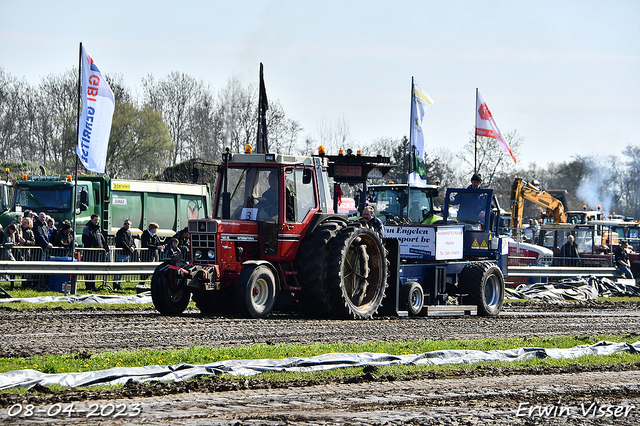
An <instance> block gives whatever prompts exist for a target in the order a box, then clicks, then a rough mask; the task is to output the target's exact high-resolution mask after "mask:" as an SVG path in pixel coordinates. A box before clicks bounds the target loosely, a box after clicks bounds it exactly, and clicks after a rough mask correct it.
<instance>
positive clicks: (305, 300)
mask: <svg viewBox="0 0 640 426" xmlns="http://www.w3.org/2000/svg"><path fill="white" fill-rule="evenodd" d="M345 226H346V225H345V223H343V222H339V221H334V220H328V221H326V222H324V223H322V224H320V225H318V227H317V228H316V229H315V230H314V231H313V232H312V233H311V234H310V235H308V236H306V237H305V238H304V239H303V240H302V242H301V243H300V247H299V248H298V252H297V254H296V259H295V262H294V267H295V270H296V271H298V273H297V278H298V282H299V283H300V286H301V287H302V294H301V300H300V302H301V306H300V307H301V310H302V314H304V315H306V316H308V317H313V318H326V317H329V316H330V314H331V303H330V300H329V296H328V289H327V287H326V280H325V268H326V259H327V253H328V252H327V243H328V242H329V241H330V240H331V239H333V238H335V236H336V235H337V234H338V232H339V231H340V230H341V229H342V228H344V227H345Z"/></svg>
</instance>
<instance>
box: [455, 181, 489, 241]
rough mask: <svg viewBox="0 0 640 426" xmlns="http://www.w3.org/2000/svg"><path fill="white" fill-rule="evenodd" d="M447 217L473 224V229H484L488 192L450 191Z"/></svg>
mask: <svg viewBox="0 0 640 426" xmlns="http://www.w3.org/2000/svg"><path fill="white" fill-rule="evenodd" d="M448 201H449V203H448V212H447V217H449V219H451V220H455V221H457V222H459V223H466V224H469V225H471V227H472V229H473V230H476V231H484V230H485V223H486V215H487V194H486V193H484V192H477V191H473V190H471V191H460V192H450V193H449V200H448Z"/></svg>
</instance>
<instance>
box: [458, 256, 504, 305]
mask: <svg viewBox="0 0 640 426" xmlns="http://www.w3.org/2000/svg"><path fill="white" fill-rule="evenodd" d="M460 292H461V293H465V294H467V296H464V298H463V303H464V304H469V305H476V306H477V307H478V315H482V316H490V317H495V316H498V314H500V311H501V310H502V305H503V303H504V293H505V289H504V277H503V276H502V271H501V270H500V268H498V266H496V265H495V264H494V263H491V262H472V263H470V264H469V265H467V266H466V267H465V268H464V269H463V270H462V272H461V273H460Z"/></svg>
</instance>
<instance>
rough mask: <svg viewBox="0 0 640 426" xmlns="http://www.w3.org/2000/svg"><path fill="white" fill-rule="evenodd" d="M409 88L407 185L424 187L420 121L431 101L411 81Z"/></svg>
mask: <svg viewBox="0 0 640 426" xmlns="http://www.w3.org/2000/svg"><path fill="white" fill-rule="evenodd" d="M411 86H412V87H411V134H410V135H409V145H410V156H411V158H410V166H409V179H408V182H409V185H413V186H422V187H424V186H426V185H427V177H426V168H425V165H424V134H423V133H422V119H423V118H424V113H425V111H426V110H427V109H428V108H429V107H430V106H431V104H432V103H433V100H432V99H431V98H430V97H429V95H428V94H427V92H425V91H424V90H422V87H420V86H419V85H418V83H416V82H415V81H414V80H413V79H412V80H411Z"/></svg>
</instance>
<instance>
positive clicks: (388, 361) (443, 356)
mask: <svg viewBox="0 0 640 426" xmlns="http://www.w3.org/2000/svg"><path fill="white" fill-rule="evenodd" d="M620 352H630V353H639V352H640V341H638V342H636V343H633V344H630V343H611V342H605V341H602V342H599V343H596V344H594V345H579V346H574V347H573V348H568V349H548V348H547V349H545V348H518V349H510V350H491V351H472V350H444V351H434V352H427V353H422V354H417V355H389V354H383V353H367V352H364V353H330V354H325V355H319V356H313V357H308V358H299V357H290V358H284V359H248V360H229V361H219V362H214V363H211V364H205V365H189V364H177V365H168V366H164V365H150V366H146V367H116V368H110V369H108V370H99V371H89V372H85V373H60V374H46V373H41V372H39V371H35V370H17V371H9V372H7V373H3V374H0V389H9V388H14V387H25V388H31V387H33V386H36V385H41V386H49V385H53V384H59V385H62V386H68V387H78V386H104V385H116V384H124V383H126V382H127V381H129V380H133V381H136V382H149V381H164V382H172V381H183V380H188V379H191V378H194V377H197V376H204V375H214V374H231V375H234V376H240V375H243V376H251V375H255V374H259V373H262V372H265V371H288V372H309V371H323V370H331V369H335V368H346V367H363V366H367V365H371V366H383V365H392V364H402V365H443V364H472V363H475V362H480V361H507V362H511V361H518V360H526V359H530V358H554V359H560V358H577V357H580V356H585V355H611V354H614V353H620Z"/></svg>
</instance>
